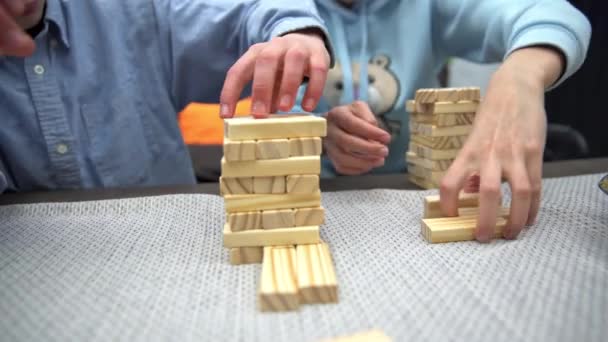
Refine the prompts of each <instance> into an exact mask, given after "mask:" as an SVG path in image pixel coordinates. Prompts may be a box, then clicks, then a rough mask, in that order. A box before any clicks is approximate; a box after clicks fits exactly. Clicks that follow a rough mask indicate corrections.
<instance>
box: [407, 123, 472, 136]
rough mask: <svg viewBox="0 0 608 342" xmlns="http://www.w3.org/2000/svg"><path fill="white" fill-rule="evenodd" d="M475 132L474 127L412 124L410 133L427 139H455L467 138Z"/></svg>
mask: <svg viewBox="0 0 608 342" xmlns="http://www.w3.org/2000/svg"><path fill="white" fill-rule="evenodd" d="M472 130H473V126H471V125H465V126H435V125H429V124H422V123H411V124H410V133H411V134H418V135H424V136H427V137H453V136H463V135H464V136H467V135H469V133H471V131H472Z"/></svg>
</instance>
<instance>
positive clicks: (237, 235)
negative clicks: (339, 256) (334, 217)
mask: <svg viewBox="0 0 608 342" xmlns="http://www.w3.org/2000/svg"><path fill="white" fill-rule="evenodd" d="M320 239H321V237H320V236H319V226H306V227H292V228H283V229H270V230H266V229H256V230H244V231H242V232H233V231H231V230H230V225H228V224H225V225H224V247H228V248H232V247H260V246H281V245H300V244H308V243H318V242H319V241H320Z"/></svg>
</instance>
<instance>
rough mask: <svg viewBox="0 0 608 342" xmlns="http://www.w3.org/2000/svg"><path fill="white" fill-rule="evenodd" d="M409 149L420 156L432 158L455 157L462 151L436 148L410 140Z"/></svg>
mask: <svg viewBox="0 0 608 342" xmlns="http://www.w3.org/2000/svg"><path fill="white" fill-rule="evenodd" d="M409 150H410V151H411V152H413V153H415V154H416V155H417V156H418V157H421V158H425V159H430V160H443V159H455V158H456V156H458V153H460V149H453V150H436V149H433V148H430V147H427V146H423V145H418V144H416V143H415V142H413V141H410V148H409Z"/></svg>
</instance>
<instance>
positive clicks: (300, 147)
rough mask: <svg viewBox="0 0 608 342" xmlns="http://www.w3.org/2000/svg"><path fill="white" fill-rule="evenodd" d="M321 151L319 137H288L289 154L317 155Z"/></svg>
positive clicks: (296, 155) (298, 155)
mask: <svg viewBox="0 0 608 342" xmlns="http://www.w3.org/2000/svg"><path fill="white" fill-rule="evenodd" d="M322 152H323V145H322V143H321V138H316V137H315V138H291V139H289V156H290V157H303V156H319V155H321V153H322Z"/></svg>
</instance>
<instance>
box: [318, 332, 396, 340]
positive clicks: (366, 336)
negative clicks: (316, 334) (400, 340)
mask: <svg viewBox="0 0 608 342" xmlns="http://www.w3.org/2000/svg"><path fill="white" fill-rule="evenodd" d="M391 341H392V339H391V338H390V337H388V336H387V335H386V334H384V333H383V332H382V331H380V330H371V331H367V332H362V333H358V334H355V335H352V336H344V337H338V338H334V339H329V340H323V341H321V342H391Z"/></svg>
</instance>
